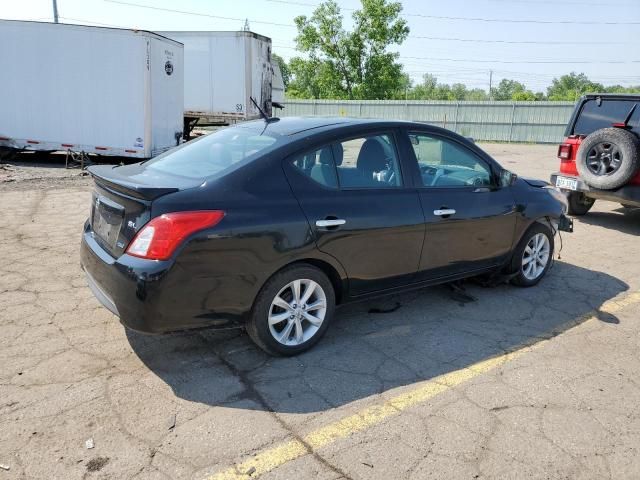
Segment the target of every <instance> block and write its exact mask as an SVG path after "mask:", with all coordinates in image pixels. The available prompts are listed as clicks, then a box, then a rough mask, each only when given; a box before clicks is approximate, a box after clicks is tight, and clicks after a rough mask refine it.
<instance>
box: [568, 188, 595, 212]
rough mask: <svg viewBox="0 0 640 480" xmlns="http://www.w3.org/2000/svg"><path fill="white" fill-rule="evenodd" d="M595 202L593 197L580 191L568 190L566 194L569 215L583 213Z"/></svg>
mask: <svg viewBox="0 0 640 480" xmlns="http://www.w3.org/2000/svg"><path fill="white" fill-rule="evenodd" d="M595 202H596V200H595V199H594V198H589V197H587V196H586V195H585V194H584V193H582V192H570V193H568V194H567V203H568V204H569V210H568V213H569V215H576V216H580V215H584V214H586V213H587V212H588V211H589V210H591V207H593V204H594V203H595Z"/></svg>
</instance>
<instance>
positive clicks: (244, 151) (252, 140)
mask: <svg viewBox="0 0 640 480" xmlns="http://www.w3.org/2000/svg"><path fill="white" fill-rule="evenodd" d="M263 130H264V129H258V128H246V127H231V128H225V129H222V130H219V131H217V132H215V133H211V134H209V135H207V136H204V137H201V138H199V139H197V140H192V141H190V142H188V143H185V144H184V145H182V146H181V147H178V148H176V149H173V150H170V151H168V152H166V153H163V154H162V155H160V156H158V157H156V158H154V159H153V160H150V161H149V162H148V163H146V166H147V168H150V169H152V170H158V171H160V172H163V173H169V174H173V175H179V176H182V177H187V178H196V179H206V178H211V177H213V178H217V177H219V176H221V175H224V174H225V173H228V172H229V171H231V170H234V169H235V168H234V167H237V166H239V165H241V164H243V163H244V161H245V160H247V161H250V160H251V159H254V158H257V157H258V156H259V154H260V153H262V152H263V151H264V150H266V149H267V148H268V147H271V146H272V145H274V144H275V143H276V142H277V141H278V138H277V137H276V136H270V135H267V134H265V133H264V132H263Z"/></svg>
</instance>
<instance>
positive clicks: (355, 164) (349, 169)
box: [334, 135, 402, 188]
mask: <svg viewBox="0 0 640 480" xmlns="http://www.w3.org/2000/svg"><path fill="white" fill-rule="evenodd" d="M334 148H335V150H334V152H335V153H336V156H337V159H336V165H337V170H338V182H339V184H340V187H341V188H395V187H401V186H402V175H401V172H400V163H399V162H398V156H397V155H396V149H395V146H394V144H393V141H392V139H391V136H390V135H372V136H367V137H361V138H354V139H352V140H346V141H344V142H340V143H337V144H336V145H335V147H334Z"/></svg>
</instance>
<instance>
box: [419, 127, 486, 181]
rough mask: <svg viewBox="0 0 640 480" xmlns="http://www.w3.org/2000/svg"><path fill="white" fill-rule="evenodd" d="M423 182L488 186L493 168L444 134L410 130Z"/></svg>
mask: <svg viewBox="0 0 640 480" xmlns="http://www.w3.org/2000/svg"><path fill="white" fill-rule="evenodd" d="M409 139H410V140H411V145H412V146H413V151H414V152H415V154H416V158H417V160H418V166H419V168H420V177H421V179H422V185H423V186H425V187H433V188H455V187H488V186H490V185H491V170H490V168H489V165H487V164H486V162H484V161H483V160H482V159H481V158H479V157H478V156H476V155H475V154H474V153H473V152H471V151H470V150H468V149H466V148H465V147H463V146H462V145H458V144H457V143H454V142H452V141H449V140H445V139H443V138H441V137H436V136H429V135H426V134H423V133H409Z"/></svg>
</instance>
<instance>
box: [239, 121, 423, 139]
mask: <svg viewBox="0 0 640 480" xmlns="http://www.w3.org/2000/svg"><path fill="white" fill-rule="evenodd" d="M352 125H361V126H375V125H377V126H381V127H391V128H392V127H397V126H401V125H402V126H408V125H413V126H424V124H419V123H415V122H407V121H402V120H380V119H370V118H350V117H283V118H280V119H278V120H277V121H274V120H273V119H270V121H269V123H268V125H266V131H268V132H270V133H275V134H278V135H285V136H290V135H296V134H299V133H302V132H306V131H309V130H314V131H318V130H323V131H326V130H333V129H339V128H342V127H346V126H352ZM237 126H238V127H242V128H255V129H258V128H260V129H265V121H264V120H253V121H250V122H244V123H241V124H238V125H237Z"/></svg>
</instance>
